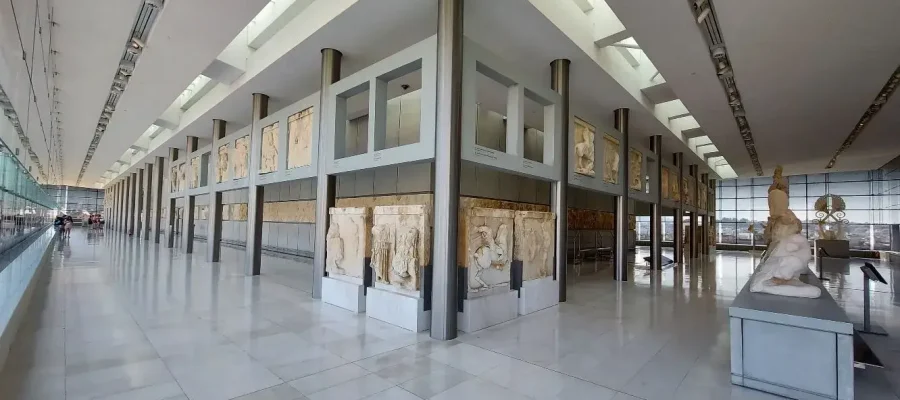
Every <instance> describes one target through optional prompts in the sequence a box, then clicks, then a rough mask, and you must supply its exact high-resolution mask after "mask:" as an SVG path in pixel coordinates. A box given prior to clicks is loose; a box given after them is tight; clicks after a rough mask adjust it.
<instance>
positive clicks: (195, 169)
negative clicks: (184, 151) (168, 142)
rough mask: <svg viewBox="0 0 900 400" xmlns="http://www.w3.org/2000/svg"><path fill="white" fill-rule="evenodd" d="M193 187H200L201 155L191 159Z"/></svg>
mask: <svg viewBox="0 0 900 400" xmlns="http://www.w3.org/2000/svg"><path fill="white" fill-rule="evenodd" d="M190 184H191V189H196V188H198V187H200V156H197V157H194V158H192V159H191V180H190Z"/></svg>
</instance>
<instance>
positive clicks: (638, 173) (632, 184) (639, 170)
mask: <svg viewBox="0 0 900 400" xmlns="http://www.w3.org/2000/svg"><path fill="white" fill-rule="evenodd" d="M630 152H631V153H630V155H629V158H628V187H629V188H630V189H631V190H637V191H642V190H644V172H643V169H644V155H643V154H641V152H639V151H637V150H635V149H631V150H630Z"/></svg>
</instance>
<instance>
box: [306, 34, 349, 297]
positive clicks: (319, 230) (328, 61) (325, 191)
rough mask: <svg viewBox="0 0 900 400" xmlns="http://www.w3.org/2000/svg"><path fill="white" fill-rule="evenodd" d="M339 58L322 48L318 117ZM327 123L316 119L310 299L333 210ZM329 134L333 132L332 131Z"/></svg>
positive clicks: (337, 75) (318, 282) (318, 293)
mask: <svg viewBox="0 0 900 400" xmlns="http://www.w3.org/2000/svg"><path fill="white" fill-rule="evenodd" d="M341 59H342V54H341V52H340V51H337V50H335V49H322V69H321V74H322V76H321V81H320V87H321V91H320V92H319V93H320V98H319V100H320V101H319V109H320V111H321V112H320V113H319V115H328V114H327V113H328V112H329V111H328V110H326V106H327V103H328V102H327V100H326V97H325V94H326V92H327V91H328V87H330V86H331V84H332V83H335V82H337V81H339V80H340V79H341ZM328 124H329V123H328V121H327V120H326V119H325V118H319V132H320V136H319V173H318V175H317V176H316V237H315V244H314V247H313V287H312V297H313V298H314V299H321V298H322V278H323V277H324V276H325V250H326V247H327V246H326V239H325V234H326V232H327V230H328V224H329V223H330V222H329V220H330V216H329V214H328V209H329V208H331V207H334V195H335V188H336V186H337V182H336V177H335V176H334V175H328V174H327V173H326V172H325V168H326V160H327V159H328V157H325V154H333V153H334V149H333V148H329V147H328V144H327V143H328V142H329V140H328V139H327V138H325V137H324V136H323V135H324V132H328ZM332 132H333V130H332Z"/></svg>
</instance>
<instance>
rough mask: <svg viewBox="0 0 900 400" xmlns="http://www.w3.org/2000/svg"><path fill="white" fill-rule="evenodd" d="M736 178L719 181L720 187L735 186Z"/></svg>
mask: <svg viewBox="0 0 900 400" xmlns="http://www.w3.org/2000/svg"><path fill="white" fill-rule="evenodd" d="M735 182H736V180H735V179H726V180H722V181H719V186H720V187H734V184H735Z"/></svg>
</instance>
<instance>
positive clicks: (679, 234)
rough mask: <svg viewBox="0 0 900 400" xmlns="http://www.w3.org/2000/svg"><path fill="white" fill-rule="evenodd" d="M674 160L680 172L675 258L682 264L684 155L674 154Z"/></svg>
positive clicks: (675, 215)
mask: <svg viewBox="0 0 900 400" xmlns="http://www.w3.org/2000/svg"><path fill="white" fill-rule="evenodd" d="M672 158H673V159H672V162H673V163H674V164H675V168H676V169H677V170H678V180H677V181H675V185H678V188H679V190H678V197H679V199H680V201H679V202H678V208H676V209H675V210H674V211H675V212H674V217H675V221H674V223H675V238H674V239H673V240H674V242H675V243H674V248H675V252H674V256H675V257H674V258H675V262H676V263H678V264H682V263H684V188H682V187H681V185H682V184H683V183H684V153H675V154H673V157H672ZM670 183H671V182H670Z"/></svg>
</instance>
